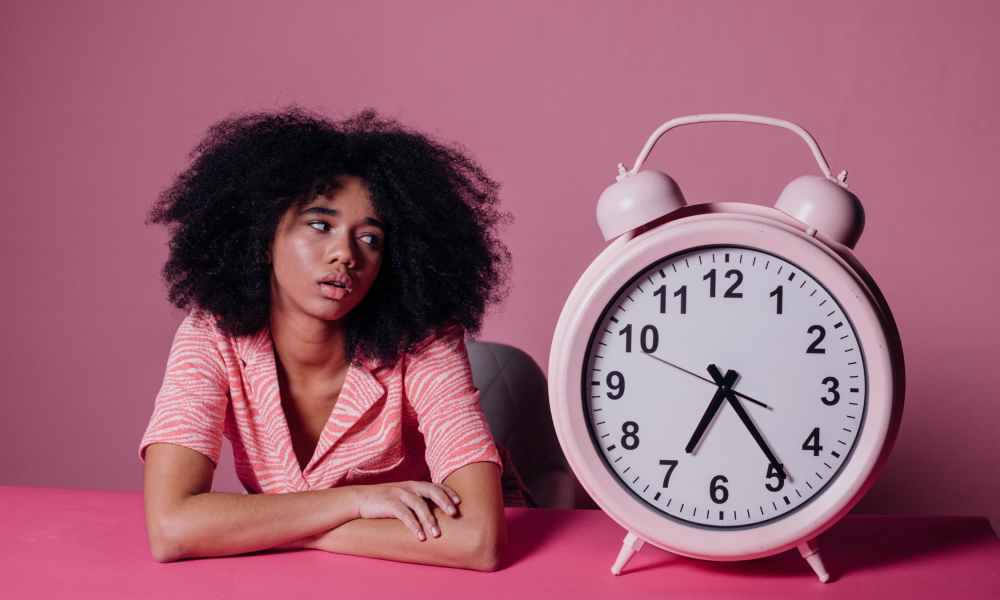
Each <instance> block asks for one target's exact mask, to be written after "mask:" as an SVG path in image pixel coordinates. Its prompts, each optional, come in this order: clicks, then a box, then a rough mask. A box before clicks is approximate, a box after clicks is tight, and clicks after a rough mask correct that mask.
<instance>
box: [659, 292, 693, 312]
mask: <svg viewBox="0 0 1000 600" xmlns="http://www.w3.org/2000/svg"><path fill="white" fill-rule="evenodd" d="M653 295H654V296H658V297H659V298H660V314H661V315H663V314H666V313H667V286H665V285H661V286H660V287H658V288H656V291H655V292H653ZM678 296H680V298H681V313H680V314H682V315H686V314H687V311H688V308H687V306H688V303H687V300H688V297H687V286H686V285H682V286H681V287H679V288H677V291H676V292H674V298H676V297H678Z"/></svg>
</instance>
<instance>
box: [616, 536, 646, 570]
mask: <svg viewBox="0 0 1000 600" xmlns="http://www.w3.org/2000/svg"><path fill="white" fill-rule="evenodd" d="M642 545H643V541H642V540H640V539H639V536H637V535H636V534H634V533H632V532H631V531H629V532H628V533H627V534H626V535H625V540H624V541H623V542H622V549H621V550H619V551H618V558H617V559H615V564H613V565H611V573H612V574H613V575H619V574H621V572H622V569H624V568H625V565H626V564H628V561H629V560H630V559H631V558H632V555H633V554H635V553H636V552H638V551H639V550H641V549H642Z"/></svg>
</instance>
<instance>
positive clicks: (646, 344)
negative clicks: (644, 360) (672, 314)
mask: <svg viewBox="0 0 1000 600" xmlns="http://www.w3.org/2000/svg"><path fill="white" fill-rule="evenodd" d="M618 335H624V336H625V352H631V351H632V324H631V323H629V324H628V325H626V326H625V327H623V328H622V329H620V330H618ZM639 345H640V346H641V347H642V351H643V352H645V353H646V354H649V353H650V352H656V348H657V346H659V345H660V332H659V331H657V329H656V327H654V326H653V325H646V326H645V327H643V328H642V332H641V333H640V334H639Z"/></svg>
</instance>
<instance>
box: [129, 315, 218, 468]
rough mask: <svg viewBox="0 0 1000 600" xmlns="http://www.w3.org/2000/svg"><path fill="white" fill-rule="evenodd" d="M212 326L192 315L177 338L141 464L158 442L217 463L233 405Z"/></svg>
mask: <svg viewBox="0 0 1000 600" xmlns="http://www.w3.org/2000/svg"><path fill="white" fill-rule="evenodd" d="M218 338H219V334H218V332H217V330H216V329H215V327H214V325H212V324H209V323H208V322H206V321H203V320H200V319H198V318H196V317H195V313H189V314H188V316H187V317H186V318H185V319H184V320H183V321H182V322H181V324H180V325H179V326H178V328H177V332H176V333H175V334H174V340H173V344H172V346H171V348H170V356H169V358H168V359H167V368H166V373H164V376H163V384H162V385H161V386H160V391H159V393H158V394H157V395H156V399H155V400H154V403H153V414H152V416H151V417H150V419H149V424H148V425H147V427H146V432H145V434H144V435H143V437H142V441H141V442H140V443H139V462H141V463H145V462H146V459H145V450H146V447H147V446H148V445H149V444H152V443H155V442H170V443H172V444H178V445H181V446H185V447H187V448H191V449H192V450H195V451H197V452H200V453H202V454H204V455H205V456H207V457H208V458H209V459H211V460H212V462H213V463H214V464H215V465H218V464H219V456H220V454H221V453H222V432H223V427H224V426H225V418H226V408H227V405H228V402H229V395H228V384H227V379H226V375H225V373H226V370H225V363H224V362H223V360H222V354H221V353H220V352H219V348H218V345H217V341H218Z"/></svg>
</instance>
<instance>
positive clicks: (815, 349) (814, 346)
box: [806, 325, 826, 354]
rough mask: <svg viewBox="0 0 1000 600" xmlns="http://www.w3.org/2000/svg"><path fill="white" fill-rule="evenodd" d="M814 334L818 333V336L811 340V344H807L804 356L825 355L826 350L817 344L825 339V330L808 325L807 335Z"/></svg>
mask: <svg viewBox="0 0 1000 600" xmlns="http://www.w3.org/2000/svg"><path fill="white" fill-rule="evenodd" d="M814 332H816V333H819V336H817V337H816V339H815V340H813V343H811V344H809V348H807V349H806V354H826V348H820V347H819V343H820V342H822V341H823V338H825V337H826V329H823V326H822V325H810V326H809V331H808V332H807V333H814Z"/></svg>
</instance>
